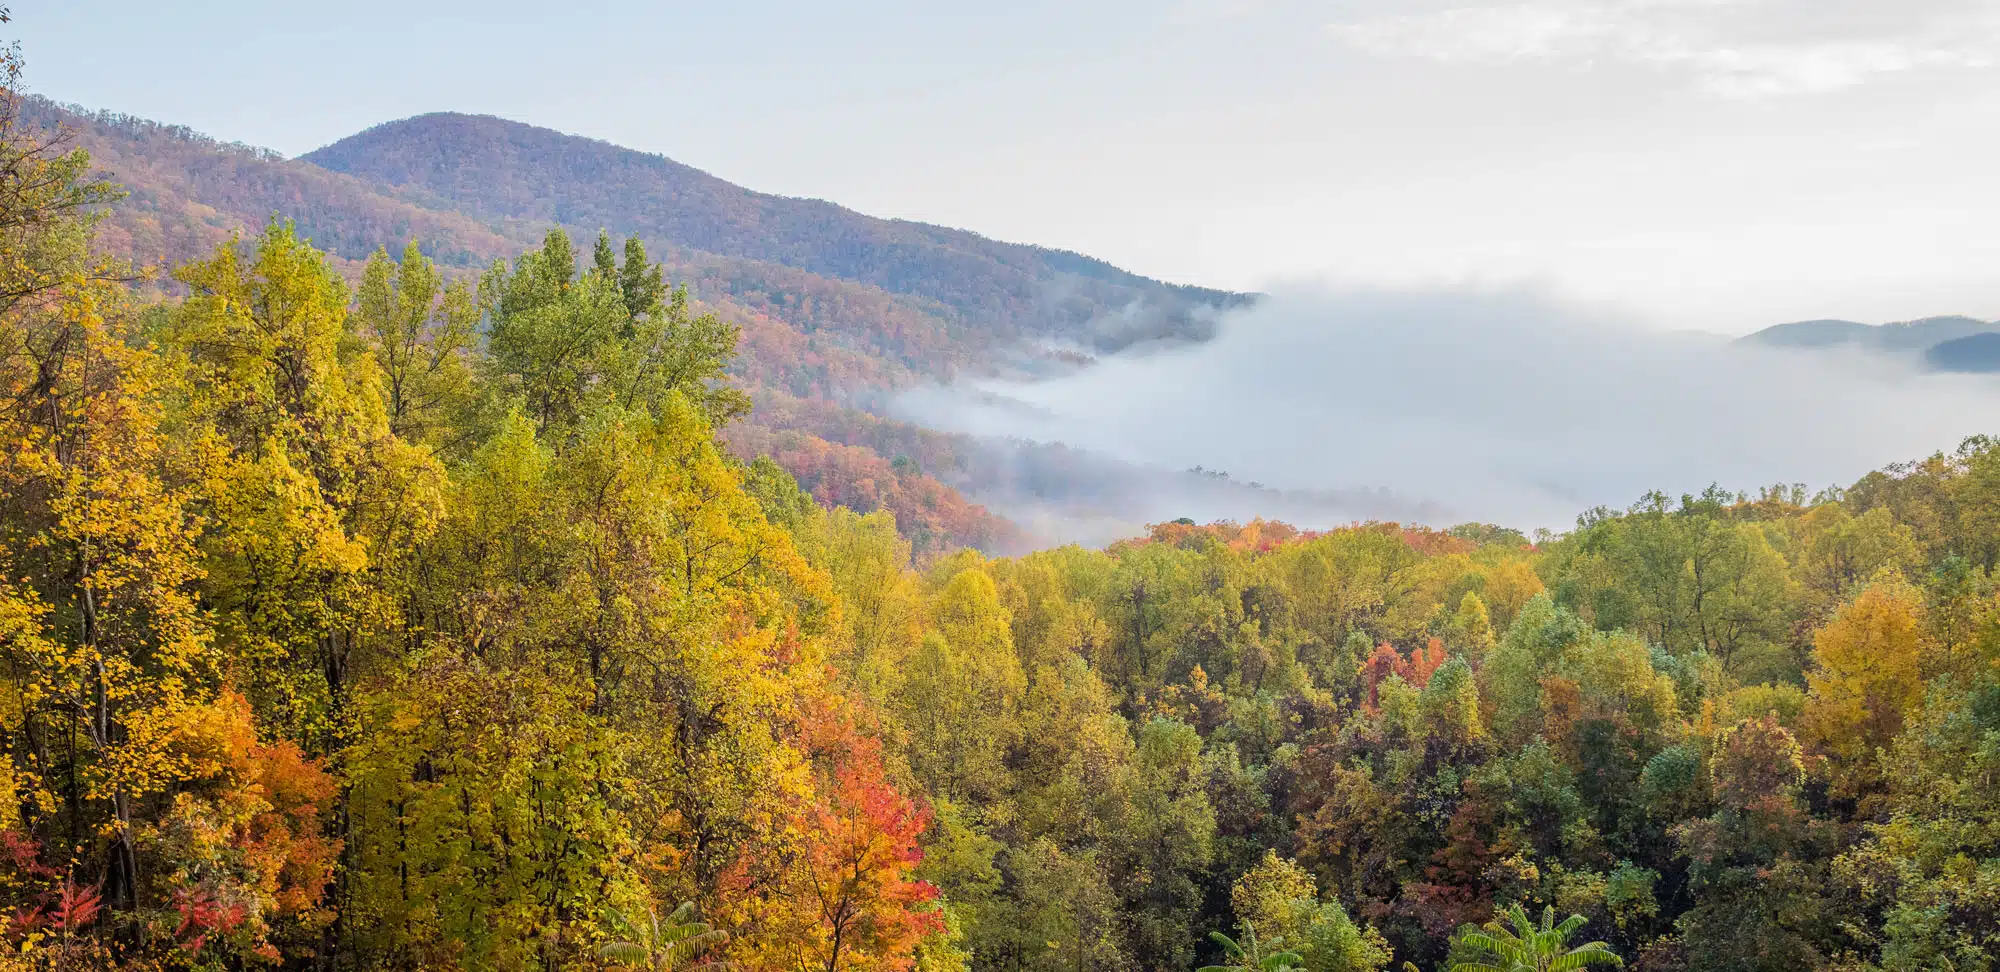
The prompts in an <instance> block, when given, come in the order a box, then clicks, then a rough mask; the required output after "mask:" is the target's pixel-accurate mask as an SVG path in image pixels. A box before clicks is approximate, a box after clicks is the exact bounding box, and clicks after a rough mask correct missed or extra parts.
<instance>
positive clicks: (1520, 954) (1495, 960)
mask: <svg viewBox="0 0 2000 972" xmlns="http://www.w3.org/2000/svg"><path fill="white" fill-rule="evenodd" d="M1583 925H1584V919H1583V916H1582V915H1571V916H1569V917H1568V918H1565V919H1563V921H1562V922H1561V923H1560V924H1558V923H1557V922H1556V910H1555V908H1553V907H1550V908H1544V909H1543V910H1542V920H1541V923H1540V924H1536V923H1535V921H1534V920H1532V919H1530V918H1529V917H1528V913H1527V912H1526V911H1525V910H1523V909H1522V908H1521V906H1520V905H1511V906H1509V907H1508V908H1507V909H1506V910H1505V911H1503V912H1501V914H1500V917H1498V918H1495V919H1494V920H1493V921H1490V922H1487V923H1486V924H1485V925H1484V926H1482V927H1481V928H1479V929H1466V930H1463V931H1460V932H1459V933H1458V934H1457V935H1456V936H1455V937H1454V939H1453V945H1454V951H1455V954H1456V953H1457V952H1459V951H1462V952H1463V953H1464V954H1466V955H1468V956H1470V957H1469V958H1467V959H1462V960H1454V961H1453V962H1452V963H1451V964H1450V965H1448V966H1446V970H1447V972H1570V970H1572V969H1581V968H1585V967H1588V966H1592V965H1613V966H1623V965H1624V964H1625V960H1624V959H1622V958H1619V957H1618V954H1617V953H1616V952H1613V951H1611V946H1609V945H1606V944H1605V943H1603V942H1586V943H1584V944H1582V945H1577V946H1574V947H1572V946H1571V945H1570V944H1569V940H1570V937H1571V936H1572V935H1575V934H1576V933H1577V932H1578V931H1579V930H1581V929H1582V928H1583Z"/></svg>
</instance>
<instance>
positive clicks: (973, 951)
mask: <svg viewBox="0 0 2000 972" xmlns="http://www.w3.org/2000/svg"><path fill="white" fill-rule="evenodd" d="M6 68H7V71H8V72H9V84H8V85H7V87H8V88H9V89H10V90H11V89H12V87H13V84H12V75H13V72H14V71H15V70H16V68H17V64H16V62H15V61H14V60H13V59H12V58H11V56H10V59H9V61H8V63H7V65H6ZM92 172H93V170H92V167H91V160H90V159H89V157H88V156H87V154H85V153H83V152H82V151H80V150H77V149H75V148H74V147H72V146H71V145H69V144H68V143H66V142H65V141H64V140H63V138H62V136H61V135H60V134H56V135H50V134H48V133H46V132H43V131H40V130H37V129H33V128H31V127H29V126H25V125H23V124H21V123H20V119H19V114H18V100H17V99H16V98H14V97H13V96H11V95H9V96H8V97H7V98H5V99H4V100H0V740H4V744H5V747H6V750H5V752H6V757H5V759H0V901H4V903H5V905H6V910H7V913H8V917H7V918H6V919H5V923H4V929H0V938H4V940H5V944H6V948H5V949H4V950H0V968H6V969H13V968H19V969H132V970H141V969H252V968H273V969H289V968H296V969H357V970H358V969H447V968H455V969H529V968H536V969H592V968H600V969H611V968H623V969H640V968H643V969H656V970H657V969H685V968H696V967H705V966H709V967H719V966H720V965H722V964H727V965H729V966H734V967H738V968H741V969H745V970H756V972H766V970H768V972H878V970H879V972H907V970H924V972H969V970H977V972H1031V970H1032V972H1187V970H1193V969H1196V968H1208V969H1242V970H1244V972H1250V970H1252V969H1254V970H1257V972H1279V970H1281V969H1295V970H1309V972H1372V970H1380V969H1385V968H1391V967H1395V968H1407V967H1410V966H1414V967H1417V968H1425V969H1428V968H1440V969H1478V968H1490V967H1498V968H1535V969H1547V968H1574V967H1581V966H1583V965H1586V964H1616V963H1620V962H1622V963H1624V964H1627V965H1631V966H1634V967H1637V968H1643V969H1648V970H1729V972H1735V970H1742V972H1762V970H1772V972H1776V970H1792V969H1815V968H1816V969H1841V970H1856V972H1859V970H1919V969H1955V970H1975V969H1993V968H1995V967H1996V966H2000V600H1996V590H1995V586H1994V582H1993V571H1994V567H1995V563H1996V561H2000V442H1996V441H1993V440H1987V439H1983V438H1981V439H1973V440H1970V441H1967V442H1965V443H1963V444H1962V445H1961V446H1959V447H1958V448H1957V449H1956V450H1955V451H1953V452H1950V453H1940V454H1938V455H1935V456H1932V457H1930V458H1929V459H1925V460H1921V461H1917V462H1913V463H1910V464H1907V465H1901V466H1895V467H1891V468H1889V469H1886V470H1883V471H1881V472H1877V473H1872V474H1870V475H1868V476H1866V477H1864V478H1862V479H1861V480H1860V481H1859V482H1856V483H1854V484H1852V485H1851V486H1849V487H1847V488H1844V489H1839V490H1830V491H1827V492H1825V493H1822V494H1819V495H1811V496H1809V495H1808V494H1807V493H1806V492H1805V490H1804V489H1802V488H1798V487H1773V488H1767V489H1764V490H1761V491H1760V492H1758V493H1756V494H1755V495H1743V494H1735V493H1729V492H1726V491H1723V490H1721V489H1711V490H1709V491H1708V492H1705V493H1703V494H1700V495H1688V496H1680V497H1671V496H1666V495H1659V494H1655V495H1649V496H1646V497H1643V498H1642V499H1641V500H1640V501H1639V502H1638V503H1636V504H1634V505H1633V506H1631V507H1630V508H1628V509H1623V510H1611V509H1598V510H1593V511H1590V512H1588V513H1586V514H1585V515H1584V516H1582V517H1581V518H1579V520H1578V523H1577V525H1576V527H1575V529H1573V530H1571V531H1569V532H1567V533H1565V534H1561V535H1554V536H1542V537H1538V538H1536V539H1535V540H1533V541H1530V540H1529V539H1528V538H1527V537H1524V536H1522V535H1521V534H1519V533H1516V532H1514V531H1511V530H1506V529H1503V528H1499V527H1493V526H1484V525H1476V524H1474V525H1465V526H1461V527H1456V528H1452V529H1449V530H1436V529H1429V528H1425V527H1420V526H1403V525H1397V524H1388V523H1370V524H1358V525H1354V526H1351V527H1348V528H1343V529H1336V530H1329V531H1323V532H1314V531H1301V530H1297V529H1294V528H1292V527H1289V526H1286V525H1283V524H1278V523H1270V522H1262V521H1258V522H1252V523H1249V524H1231V523H1219V524H1209V525H1199V524H1195V523H1193V522H1191V521H1181V522H1173V523H1166V524H1161V525H1159V526H1156V527H1154V528H1152V530H1151V531H1150V532H1149V534H1148V535H1146V536H1144V537H1140V538H1135V539H1132V540H1128V541H1125V542H1121V543H1118V544H1115V545H1113V546H1111V547H1110V548H1108V549H1104V550H1087V549H1083V548H1079V547H1064V548H1061V549H1055V550H1046V551H1041V552H1038V553H1033V554H1028V555H1025V556H1021V557H1016V558H1011V559H989V558H987V557H986V556H984V555H982V554H980V553H978V552H977V551H973V550H957V551H940V550H936V549H931V550H929V551H928V552H920V551H919V550H918V549H916V548H914V547H913V545H912V541H911V539H910V537H909V536H908V535H907V532H904V533H899V531H898V529H897V524H896V522H895V520H894V519H893V517H892V516H890V515H889V514H888V513H885V512H879V511H878V512H874V513H868V514H861V513H856V512H854V511H852V510H850V509H847V508H844V507H839V506H834V507H831V508H829V507H828V506H825V505H822V504H821V503H819V502H816V501H815V500H814V499H813V497H812V496H811V495H809V494H807V493H806V492H805V491H803V490H802V489H801V488H800V485H799V483H798V481H797V480H796V479H795V478H794V477H793V476H792V475H791V474H789V473H787V472H786V471H785V470H784V468H782V467H781V466H780V465H779V464H778V463H777V462H775V461H773V460H772V458H770V457H769V456H768V455H763V456H757V457H753V458H748V459H745V458H739V457H737V456H735V455H733V454H732V453H730V452H729V451H727V450H725V449H724V448H722V447H721V445H719V443H718V440H717V433H718V430H719V429H724V428H726V427H728V426H729V424H730V423H731V422H732V421H734V420H736V419H738V418H739V417H741V416H742V415H744V414H745V412H746V410H747V409H748V408H749V407H750V405H751V404H752V403H751V401H750V398H749V396H748V395H746V393H745V392H744V391H742V390H741V389H739V388H738V387H737V386H736V385H735V384H734V383H732V381H730V380H729V378H728V368H729V367H730V365H731V362H732V359H733V356H734V355H735V354H736V353H737V344H738V330H737V328H736V326H735V325H733V324H731V323H729V322H728V321H725V320H723V319H721V318H719V317H717V316H715V315H713V314H707V313H700V312H698V311H697V308H695V307H694V305H693V304H692V303H691V301H690V298H689V296H688V292H687V290H686V289H685V288H683V287H677V286H674V285H672V284H671V283H670V282H669V281H668V280H667V279H666V276H665V274H664V272H663V270H662V268H661V266H660V265H659V264H658V263H655V262H652V260H651V258H650V257H649V255H648V253H647V251H646V248H645V246H644V245H643V244H642V243H641V242H640V241H639V240H638V239H636V238H632V239H622V240H621V239H614V238H612V237H611V236H609V235H608V234H600V235H598V236H596V237H595V238H594V239H592V240H591V242H589V243H587V244H580V242H579V241H578V240H574V239H572V238H571V237H570V236H569V235H567V234H566V233H565V232H563V231H562V230H555V231H552V232H550V233H549V234H548V235H547V237H546V238H545V239H544V240H543V242H542V243H541V245H540V246H538V247H536V248H533V249H531V250H527V251H526V252H522V253H519V254H516V255H514V256H513V258H512V259H509V260H504V261H501V262H498V263H496V264H494V265H493V266H491V267H490V268H489V269H488V270H487V271H486V272H485V273H483V274H482V275H479V276H478V277H477V278H476V279H471V278H466V277H462V276H454V275H452V274H448V273H446V272H444V271H442V270H440V269H439V268H438V267H437V266H435V265H434V264H433V263H432V262H431V260H430V259H428V258H427V257H426V256H425V255H424V252H423V250H422V249H421V247H420V246H419V245H417V242H416V241H410V240H402V239H384V240H381V241H379V245H380V246H381V247H382V249H379V250H377V251H376V252H375V253H374V255H373V256H372V257H370V258H369V259H368V260H367V261H366V262H365V264H364V265H362V266H361V267H360V268H359V269H358V271H357V272H355V273H354V274H353V277H352V279H350V278H349V277H348V276H344V275H343V273H342V270H341V267H340V265H339V264H337V263H336V262H335V261H334V260H332V259H330V258H329V257H328V256H327V255H326V254H325V253H323V252H322V251H321V250H319V249H317V248H315V246H314V245H313V243H312V241H310V240H308V239H305V238H303V237H302V236H301V235H300V234H299V233H298V232H297V231H296V229H295V228H294V226H293V224H291V223H288V222H286V221H285V220H284V219H283V218H282V217H280V218H276V219H274V220H273V221H272V222H271V223H270V225H269V226H268V227H267V228H266V229H265V230H264V231H263V232H262V233H261V234H259V235H257V236H255V237H254V238H239V239H234V240H230V241H228V242H226V243H224V244H223V245H221V246H219V247H217V248H216V249H214V250H213V251H212V252H210V253H208V254H206V255H205V256H203V257H201V258H199V259H195V260H191V261H188V262H185V263H183V264H181V265H179V266H176V267H172V268H168V270H167V271H166V272H165V274H164V275H163V276H161V277H158V278H156V279H154V280H153V281H151V282H150V283H148V285H147V286H146V287H145V288H144V289H139V288H136V287H135V286H134V283H135V281H139V280H140V279H141V278H142V277H143V276H144V274H145V270H144V269H143V268H141V269H134V268H130V267H126V266H124V265H121V264H119V263H118V262H116V261H114V260H110V259H107V258H105V257H103V256H101V255H100V254H101V252H102V251H101V250H99V249H96V248H94V247H93V233H94V231H95V228H96V226H97V223H98V221H99V220H100V219H101V218H102V216H103V213H104V212H105V209H106V207H107V206H113V205H116V204H117V196H118V192H119V190H118V189H117V188H116V187H115V186H113V185H111V184H109V183H108V182H105V181H103V180H101V179H99V178H97V177H95V176H94V175H93V174H92ZM391 247H393V248H394V250H393V252H392V250H391V249H390V248H391ZM755 441H757V442H759V443H761V444H765V445H767V449H766V451H771V450H775V449H780V448H784V447H787V445H786V443H784V442H780V441H777V440H761V439H760V440H755ZM789 447H790V448H794V449H797V448H798V446H797V443H791V444H790V446H789ZM816 461H821V462H822V463H823V464H826V465H831V464H833V463H834V462H836V460H835V459H824V460H816ZM815 468H818V467H815ZM928 539H929V538H928V535H926V538H925V542H926V545H927V546H928Z"/></svg>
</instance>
